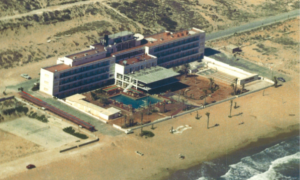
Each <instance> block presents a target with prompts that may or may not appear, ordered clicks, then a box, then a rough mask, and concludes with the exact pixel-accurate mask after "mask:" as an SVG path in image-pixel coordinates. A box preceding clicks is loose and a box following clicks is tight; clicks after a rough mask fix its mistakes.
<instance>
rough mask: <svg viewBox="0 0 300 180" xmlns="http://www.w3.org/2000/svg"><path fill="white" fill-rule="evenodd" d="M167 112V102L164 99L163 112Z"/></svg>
mask: <svg viewBox="0 0 300 180" xmlns="http://www.w3.org/2000/svg"><path fill="white" fill-rule="evenodd" d="M165 112H166V102H165V101H164V102H163V113H165Z"/></svg>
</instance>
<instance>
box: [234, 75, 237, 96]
mask: <svg viewBox="0 0 300 180" xmlns="http://www.w3.org/2000/svg"><path fill="white" fill-rule="evenodd" d="M237 82H238V78H235V79H234V83H235V90H234V91H235V93H236V88H237Z"/></svg>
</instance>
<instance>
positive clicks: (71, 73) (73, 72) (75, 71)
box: [59, 62, 109, 78]
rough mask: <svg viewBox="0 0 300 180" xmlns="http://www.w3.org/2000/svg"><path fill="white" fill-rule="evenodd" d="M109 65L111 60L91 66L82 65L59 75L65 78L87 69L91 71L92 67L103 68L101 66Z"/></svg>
mask: <svg viewBox="0 0 300 180" xmlns="http://www.w3.org/2000/svg"><path fill="white" fill-rule="evenodd" d="M107 65H109V62H104V63H98V64H94V65H90V66H87V67H81V68H78V69H75V70H72V71H68V72H64V73H61V74H60V76H59V77H60V78H64V77H67V76H71V75H74V74H78V73H82V72H85V71H90V70H92V69H97V68H101V67H103V66H107Z"/></svg>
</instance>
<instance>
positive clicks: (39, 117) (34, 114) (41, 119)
mask: <svg viewBox="0 0 300 180" xmlns="http://www.w3.org/2000/svg"><path fill="white" fill-rule="evenodd" d="M28 117H30V118H34V119H37V120H39V121H41V122H44V123H47V122H48V119H47V118H46V116H45V115H41V116H38V115H37V113H32V111H31V112H30V114H29V115H28Z"/></svg>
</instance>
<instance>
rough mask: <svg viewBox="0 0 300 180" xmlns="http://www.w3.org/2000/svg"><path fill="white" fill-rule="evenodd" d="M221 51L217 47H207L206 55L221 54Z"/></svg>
mask: <svg viewBox="0 0 300 180" xmlns="http://www.w3.org/2000/svg"><path fill="white" fill-rule="evenodd" d="M219 53H221V52H220V51H217V50H215V49H212V48H205V50H204V56H213V55H215V54H219Z"/></svg>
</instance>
